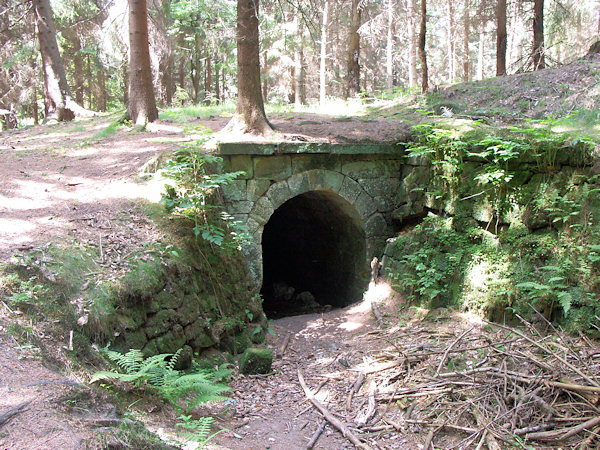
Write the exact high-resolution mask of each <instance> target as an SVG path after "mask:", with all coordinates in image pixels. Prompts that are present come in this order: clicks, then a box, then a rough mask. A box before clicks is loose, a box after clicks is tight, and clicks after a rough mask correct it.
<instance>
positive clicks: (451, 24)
mask: <svg viewBox="0 0 600 450" xmlns="http://www.w3.org/2000/svg"><path fill="white" fill-rule="evenodd" d="M453 1H454V0H448V1H447V7H448V83H453V82H454V78H455V75H456V68H455V60H454V7H453V6H452V2H453Z"/></svg>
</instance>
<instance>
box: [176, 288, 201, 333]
mask: <svg viewBox="0 0 600 450" xmlns="http://www.w3.org/2000/svg"><path fill="white" fill-rule="evenodd" d="M199 316H200V300H199V298H198V297H197V296H196V295H186V296H185V297H184V298H183V305H181V308H179V309H178V310H177V321H178V322H179V323H180V324H182V325H184V326H185V325H188V324H189V323H191V322H193V321H194V320H196V319H197V318H198V317H199Z"/></svg>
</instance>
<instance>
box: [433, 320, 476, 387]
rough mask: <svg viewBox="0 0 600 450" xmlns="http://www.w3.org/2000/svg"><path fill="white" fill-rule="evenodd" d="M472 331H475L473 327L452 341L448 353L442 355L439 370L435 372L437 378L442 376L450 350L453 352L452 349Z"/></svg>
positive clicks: (447, 349)
mask: <svg viewBox="0 0 600 450" xmlns="http://www.w3.org/2000/svg"><path fill="white" fill-rule="evenodd" d="M471 331H473V327H471V328H469V329H468V330H465V331H463V332H462V333H461V334H460V336H458V337H457V338H456V339H454V340H453V341H452V343H451V344H450V345H449V346H448V348H446V351H445V352H444V354H443V355H442V359H441V360H440V363H439V364H438V367H437V370H436V371H435V376H436V377H437V376H438V375H439V374H440V371H441V370H442V367H443V366H444V363H445V362H446V358H448V353H450V350H452V347H454V346H455V345H456V344H457V343H458V342H459V341H460V340H461V339H462V338H463V337H465V336H466V335H467V334H469V333H470V332H471Z"/></svg>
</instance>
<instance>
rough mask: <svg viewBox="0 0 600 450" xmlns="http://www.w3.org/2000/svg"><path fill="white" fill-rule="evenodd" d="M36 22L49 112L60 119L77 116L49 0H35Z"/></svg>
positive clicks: (66, 119)
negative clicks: (57, 40)
mask: <svg viewBox="0 0 600 450" xmlns="http://www.w3.org/2000/svg"><path fill="white" fill-rule="evenodd" d="M33 7H34V11H35V18H36V24H37V27H38V40H39V43H40V53H41V55H42V65H43V69H44V82H45V93H46V103H47V105H48V111H47V113H48V114H49V115H54V114H55V115H56V117H57V119H58V120H59V121H68V120H73V119H74V118H75V112H74V111H73V105H72V104H71V103H74V102H73V101H72V99H71V92H70V90H69V85H68V84H67V76H66V74H65V67H64V66H63V63H62V60H61V58H60V52H59V50H58V43H57V42H56V29H55V28H54V21H53V19H52V9H51V7H50V1H49V0H33Z"/></svg>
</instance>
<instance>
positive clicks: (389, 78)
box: [385, 0, 394, 91]
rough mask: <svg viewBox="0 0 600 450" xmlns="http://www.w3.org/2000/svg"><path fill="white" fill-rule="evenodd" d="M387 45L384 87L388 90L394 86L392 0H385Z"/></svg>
mask: <svg viewBox="0 0 600 450" xmlns="http://www.w3.org/2000/svg"><path fill="white" fill-rule="evenodd" d="M387 19H388V23H387V46H386V52H385V53H386V87H387V89H388V90H389V91H391V90H392V88H393V87H394V59H393V56H394V55H393V49H394V34H393V29H394V2H393V0H387Z"/></svg>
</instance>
